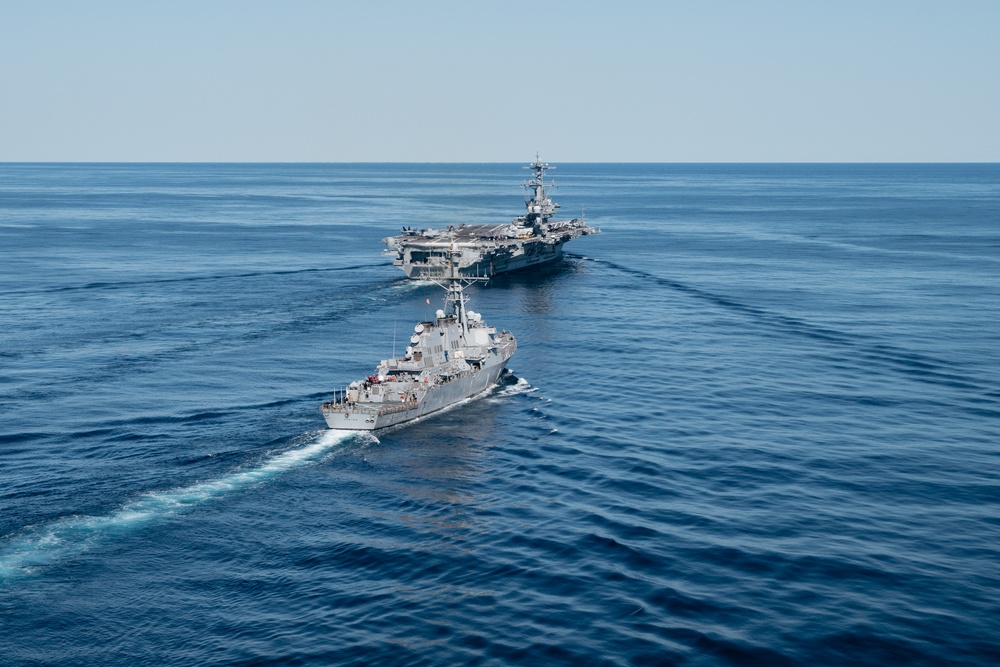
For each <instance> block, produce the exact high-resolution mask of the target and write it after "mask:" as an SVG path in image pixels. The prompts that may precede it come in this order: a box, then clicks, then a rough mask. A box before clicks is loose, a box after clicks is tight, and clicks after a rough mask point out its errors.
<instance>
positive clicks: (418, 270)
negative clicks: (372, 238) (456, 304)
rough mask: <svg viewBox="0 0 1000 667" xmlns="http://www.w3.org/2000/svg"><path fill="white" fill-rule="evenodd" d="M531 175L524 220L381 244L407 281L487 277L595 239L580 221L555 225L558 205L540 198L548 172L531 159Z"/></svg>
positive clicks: (410, 232)
mask: <svg viewBox="0 0 1000 667" xmlns="http://www.w3.org/2000/svg"><path fill="white" fill-rule="evenodd" d="M525 169H531V170H532V171H533V172H534V174H533V176H532V179H531V180H530V181H528V182H527V183H524V184H523V187H524V188H525V189H527V190H528V191H529V192H530V193H531V197H530V198H529V199H526V200H525V201H524V205H525V207H526V209H527V210H526V211H525V214H524V215H521V216H518V217H516V218H514V219H513V220H512V221H511V222H508V223H504V224H499V225H466V224H463V225H459V226H457V227H456V226H451V227H448V229H421V230H416V229H410V228H408V227H404V228H403V230H402V232H401V233H400V234H399V235H398V236H389V237H387V238H384V239H382V241H383V242H384V243H385V244H386V246H387V248H386V251H385V252H386V254H391V255H395V258H394V259H393V262H392V263H393V264H394V265H396V266H398V267H399V268H401V269H402V270H403V272H404V273H406V277H407V278H414V279H417V280H433V279H435V278H442V277H445V276H447V275H448V274H449V273H450V272H451V269H452V268H453V267H454V268H456V269H457V271H458V275H460V276H462V277H480V276H484V277H489V276H494V275H498V274H501V273H509V272H511V271H518V270H520V269H526V268H528V267H532V266H539V265H541V264H549V263H551V262H557V261H559V260H560V259H562V256H563V250H562V249H563V245H564V244H565V243H566V242H567V241H571V240H573V239H575V238H577V237H580V236H587V235H589V234H599V233H600V230H599V229H595V228H593V227H590V226H589V225H587V223H586V221H585V220H584V219H583V217H582V216H581V217H580V218H574V219H573V220H555V219H553V218H552V216H553V215H554V214H555V212H556V209H558V208H559V204H555V203H553V202H552V200H551V199H549V197H548V195H547V194H546V193H545V188H546V187H555V183H546V182H545V172H546V171H547V170H549V169H555V167H550V166H549V165H548V164H547V163H544V162H542V161H541V160H539V159H538V156H537V155H536V156H535V161H534V162H532V163H531V164H529V165H527V166H526V167H525Z"/></svg>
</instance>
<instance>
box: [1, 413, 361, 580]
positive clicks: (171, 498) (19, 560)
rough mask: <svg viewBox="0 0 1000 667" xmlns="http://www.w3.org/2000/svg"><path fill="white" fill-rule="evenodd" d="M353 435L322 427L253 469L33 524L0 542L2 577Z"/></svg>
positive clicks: (266, 474)
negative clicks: (94, 512)
mask: <svg viewBox="0 0 1000 667" xmlns="http://www.w3.org/2000/svg"><path fill="white" fill-rule="evenodd" d="M353 435H355V433H354V432H353V431H323V432H322V433H321V434H320V435H319V437H318V438H316V441H315V442H313V443H312V444H309V445H306V446H304V447H299V448H298V449H292V450H289V451H286V452H282V453H281V454H278V455H276V456H273V457H271V458H269V459H266V460H264V461H263V462H261V463H260V465H258V466H256V467H254V468H250V469H248V470H237V471H233V472H230V473H229V474H227V475H224V476H223V477H220V478H218V479H214V480H210V481H207V482H199V483H197V484H193V485H191V486H186V487H182V488H179V489H171V490H169V491H154V492H153V493H147V494H145V495H143V496H140V497H139V498H137V499H135V500H133V501H132V502H130V503H128V504H126V505H125V506H124V507H122V508H121V509H119V510H118V511H116V512H112V513H111V514H106V515H104V516H83V517H81V516H73V517H68V518H65V519H60V520H58V521H55V522H53V523H50V524H46V525H42V526H39V527H34V528H32V529H31V530H30V531H29V532H28V533H27V534H26V535H23V536H22V537H20V538H18V539H15V540H13V541H11V542H9V543H7V544H5V545H4V544H0V582H3V581H8V580H11V579H14V578H16V577H18V576H21V575H25V574H30V573H31V572H32V571H34V569H35V568H38V567H43V566H45V565H51V564H53V563H57V562H59V561H61V560H64V559H65V558H68V557H70V556H74V555H76V554H79V553H82V552H84V551H86V550H87V549H88V548H90V547H91V546H94V545H97V544H101V543H103V542H105V541H107V539H108V538H110V537H113V536H115V535H118V534H121V533H124V532H127V531H129V530H133V529H135V528H138V527H140V526H142V525H144V524H146V523H149V522H151V521H155V520H157V519H161V518H163V517H166V516H170V515H172V514H177V513H180V512H183V511H185V510H188V509H192V508H194V507H196V506H198V505H200V504H201V503H204V502H206V501H209V500H212V499H214V498H218V497H221V496H225V495H227V494H230V493H233V492H235V491H240V490H242V489H245V488H247V487H249V486H253V485H254V484H258V483H260V482H263V481H265V480H267V479H270V478H272V477H275V476H277V475H280V474H281V473H283V472H285V471H287V470H289V469H291V468H295V467H297V466H301V465H303V464H305V463H308V462H309V461H312V460H314V459H316V458H317V457H319V456H320V455H322V454H324V453H326V452H327V451H329V450H330V449H332V448H333V447H334V446H335V445H337V444H339V443H341V442H343V441H344V440H347V439H348V438H350V437H351V436H353Z"/></svg>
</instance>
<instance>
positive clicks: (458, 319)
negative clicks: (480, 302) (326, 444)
mask: <svg viewBox="0 0 1000 667" xmlns="http://www.w3.org/2000/svg"><path fill="white" fill-rule="evenodd" d="M471 282H474V281H473V280H463V279H461V278H459V277H457V273H456V272H454V271H453V272H452V275H451V276H450V277H449V278H447V280H446V281H444V282H443V283H439V284H441V285H442V287H444V288H445V290H446V296H445V308H444V309H443V310H438V311H437V313H436V316H435V318H434V319H433V320H431V321H428V322H420V323H419V324H417V325H416V326H415V327H414V328H413V335H412V337H411V338H410V344H409V345H408V346H407V347H406V352H405V353H404V355H403V356H402V357H399V358H393V359H383V360H382V361H380V362H379V364H378V367H377V368H376V369H375V372H374V373H373V374H372V375H369V376H368V377H367V378H365V379H364V380H358V381H356V382H352V383H351V384H350V385H349V386H347V387H346V388H344V389H343V390H341V391H338V392H336V393H335V395H334V398H333V400H331V401H329V402H327V403H324V404H323V405H322V408H321V411H322V413H323V417H324V418H325V419H326V423H327V425H328V426H329V427H330V428H334V429H349V430H363V431H371V430H374V429H379V428H384V427H386V426H394V425H396V424H401V423H403V422H407V421H410V420H412V419H417V418H418V417H423V416H424V415H428V414H431V413H433V412H437V411H438V410H441V409H443V408H446V407H448V406H450V405H453V404H455V403H457V402H458V401H461V400H463V399H466V398H470V397H472V396H476V395H477V394H481V393H483V392H485V391H486V390H487V389H489V388H490V387H491V386H493V385H494V384H496V382H497V380H498V379H499V378H500V374H501V373H502V372H503V370H504V367H505V366H506V364H507V360H508V359H510V357H511V355H512V354H514V351H515V350H516V349H517V342H516V341H515V339H514V335H513V334H511V333H509V332H507V331H500V332H497V330H496V329H495V328H494V327H491V326H489V325H488V324H486V323H485V322H484V321H483V318H482V316H481V315H480V314H479V313H476V312H474V311H471V310H467V309H466V307H465V304H466V302H467V301H468V297H467V296H466V295H465V293H464V287H466V286H468V284H470V283H471Z"/></svg>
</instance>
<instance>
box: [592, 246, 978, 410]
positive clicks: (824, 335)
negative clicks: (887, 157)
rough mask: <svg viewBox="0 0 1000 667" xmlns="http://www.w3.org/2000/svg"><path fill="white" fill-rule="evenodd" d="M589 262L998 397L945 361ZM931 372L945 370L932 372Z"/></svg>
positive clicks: (897, 368) (910, 372)
mask: <svg viewBox="0 0 1000 667" xmlns="http://www.w3.org/2000/svg"><path fill="white" fill-rule="evenodd" d="M591 261H593V262H595V263H598V264H603V265H605V266H608V267H609V268H613V269H615V270H616V271H620V272H623V273H628V274H631V275H635V276H638V277H641V278H643V279H644V280H646V281H651V282H654V283H655V284H658V285H662V286H665V287H669V288H671V289H673V290H675V291H678V292H682V293H685V294H689V295H691V296H695V297H697V298H699V299H702V300H705V301H709V302H711V303H713V304H714V305H717V306H719V307H722V308H725V309H727V310H731V311H733V312H738V313H741V314H743V315H746V316H748V317H751V318H753V319H754V320H755V321H758V322H760V323H762V324H766V325H768V326H771V327H774V328H778V329H780V330H782V331H783V332H785V333H790V334H794V335H799V336H805V337H807V338H810V339H812V340H816V341H821V342H825V343H830V344H833V345H836V346H837V347H845V348H850V349H851V350H852V351H853V352H854V356H852V357H849V358H848V359H850V360H851V361H852V362H853V363H858V361H866V362H868V363H872V364H878V365H880V366H881V367H883V368H885V369H886V370H891V371H894V372H896V373H901V374H904V375H906V376H907V377H910V378H912V379H915V380H918V381H921V382H926V383H929V384H935V385H939V386H946V387H950V388H955V389H963V390H968V391H974V392H976V393H978V394H980V395H981V396H985V397H987V398H988V399H990V400H992V399H993V397H994V396H995V395H996V393H997V389H996V384H995V383H990V382H986V381H985V380H983V379H981V378H977V377H975V376H974V375H973V374H971V373H970V372H969V369H967V368H965V367H964V366H961V365H958V364H955V363H953V362H949V361H947V360H945V359H941V358H935V357H930V356H927V355H923V354H918V353H915V352H911V351H908V350H904V349H900V348H896V347H894V346H890V345H888V344H885V343H873V342H872V340H873V339H872V338H871V337H869V336H861V335H857V334H847V333H845V332H842V331H838V330H836V329H831V328H827V327H820V326H816V325H813V324H810V323H808V322H806V321H804V320H801V319H798V318H795V317H791V316H788V315H782V314H779V313H775V312H772V311H770V310H767V309H765V308H760V307H757V306H752V305H749V304H745V303H742V302H740V301H737V300H735V299H731V298H729V297H724V296H721V295H718V294H714V293H711V292H706V291H704V290H702V289H699V288H696V287H693V286H691V285H686V284H684V283H680V282H678V281H674V280H669V279H666V278H661V277H659V276H654V275H652V274H650V273H647V272H645V271H641V270H638V269H633V268H629V267H625V266H622V265H620V264H615V263H613V262H609V261H606V260H600V259H593V260H591ZM933 369H945V370H944V371H937V372H935V371H934V370H933Z"/></svg>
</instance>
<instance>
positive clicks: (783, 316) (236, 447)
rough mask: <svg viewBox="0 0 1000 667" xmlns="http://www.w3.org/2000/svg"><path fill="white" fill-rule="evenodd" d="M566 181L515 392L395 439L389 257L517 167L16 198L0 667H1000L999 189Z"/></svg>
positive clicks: (768, 176)
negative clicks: (358, 428) (571, 231)
mask: <svg viewBox="0 0 1000 667" xmlns="http://www.w3.org/2000/svg"><path fill="white" fill-rule="evenodd" d="M557 167H558V168H557V170H556V171H554V172H552V173H551V174H550V175H551V176H553V177H554V178H555V180H556V182H557V183H558V184H559V185H560V187H559V188H558V189H557V190H554V191H553V192H552V195H553V198H554V199H555V200H556V201H557V202H559V203H561V204H562V205H563V209H562V213H564V214H566V217H574V216H578V215H579V213H580V211H581V210H582V209H583V208H584V207H585V210H586V217H587V220H588V221H589V222H590V223H591V224H593V225H595V226H597V227H600V228H601V229H602V230H603V234H601V235H599V236H591V237H587V238H583V239H579V240H577V241H573V242H572V243H570V244H569V245H568V246H567V251H568V252H569V253H570V256H569V257H567V259H566V261H565V262H564V263H563V264H562V265H560V266H558V267H553V268H549V269H545V270H540V271H535V272H532V273H523V274H518V275H514V276H510V277H502V278H498V279H496V280H494V281H493V282H492V283H490V284H489V285H488V286H486V287H482V288H474V289H472V290H471V298H472V301H471V303H470V307H471V308H474V309H475V310H476V311H479V312H482V313H483V314H484V317H485V319H486V320H487V321H488V322H490V323H491V324H493V325H494V326H497V327H498V328H505V329H508V330H511V331H513V332H514V333H515V334H516V336H517V337H518V343H519V347H518V351H517V353H516V354H515V356H514V357H513V358H512V359H511V362H510V364H509V368H510V369H511V371H512V376H510V377H508V378H507V380H506V381H505V383H504V384H503V385H502V386H500V387H499V388H498V389H497V390H496V391H495V392H494V393H493V394H491V395H490V396H488V397H486V398H483V399H481V400H478V401H474V402H471V403H468V404H466V405H463V406H461V407H459V408H456V409H453V410H451V411H449V412H446V413H443V414H440V415H438V416H436V417H433V418H428V419H426V420H424V421H421V422H418V423H415V424H412V425H409V426H406V427H403V428H397V429H395V430H391V431H388V432H381V433H377V434H375V435H374V436H373V435H344V434H338V433H337V432H332V431H327V430H326V429H325V423H324V422H323V419H322V416H321V415H320V413H319V405H320V403H321V402H322V401H323V400H326V399H328V398H329V397H330V395H331V393H332V391H333V390H334V389H335V388H337V387H342V386H343V385H345V384H346V383H348V382H350V381H352V380H356V379H359V378H363V377H364V376H366V375H368V374H370V373H371V372H372V370H373V369H374V366H375V364H376V363H377V362H378V360H379V359H382V358H385V357H388V356H391V354H392V352H393V347H394V342H393V336H394V333H393V332H394V330H395V331H396V337H397V339H398V340H397V341H396V344H395V347H396V351H397V352H401V351H402V343H401V342H400V341H403V340H404V336H406V335H408V332H409V331H411V330H412V329H411V328H412V326H413V324H414V323H415V322H416V321H418V320H421V319H423V318H425V317H426V315H427V310H428V308H433V309H436V308H437V307H440V306H439V305H438V304H439V302H440V301H439V300H440V299H441V297H442V291H441V290H440V288H438V287H437V286H435V285H433V284H429V283H415V282H410V281H407V280H406V279H405V278H404V277H403V274H402V272H401V271H399V270H398V269H396V268H395V267H393V266H392V264H391V258H388V257H385V256H383V255H382V254H381V249H382V245H381V243H380V239H381V238H382V237H384V236H388V235H390V234H393V233H395V232H397V231H398V230H399V228H400V227H402V226H403V225H409V226H415V227H428V226H446V225H449V224H458V223H461V222H469V223H487V222H498V221H505V220H508V219H510V218H511V217H513V216H514V215H516V214H519V213H520V212H521V210H522V209H523V193H522V191H521V189H520V187H519V183H520V182H521V181H522V180H523V179H524V178H525V176H526V174H527V172H524V171H522V170H521V169H520V165H517V164H485V165H483V164H447V165H446V164H429V165H417V164H303V165H295V164H277V165H272V164H262V165H253V164H197V165H184V164H3V165H0V664H2V665H4V666H5V667H6V666H8V665H310V666H312V665H431V666H438V665H444V666H447V665H530V666H535V665H685V666H708V665H767V666H770V665H777V666H780V665H810V666H814V665H880V666H881V665H996V664H998V663H1000V165H626V164H559V165H557ZM425 299H431V301H432V304H434V305H432V306H430V307H428V306H427V305H426V304H425Z"/></svg>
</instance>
